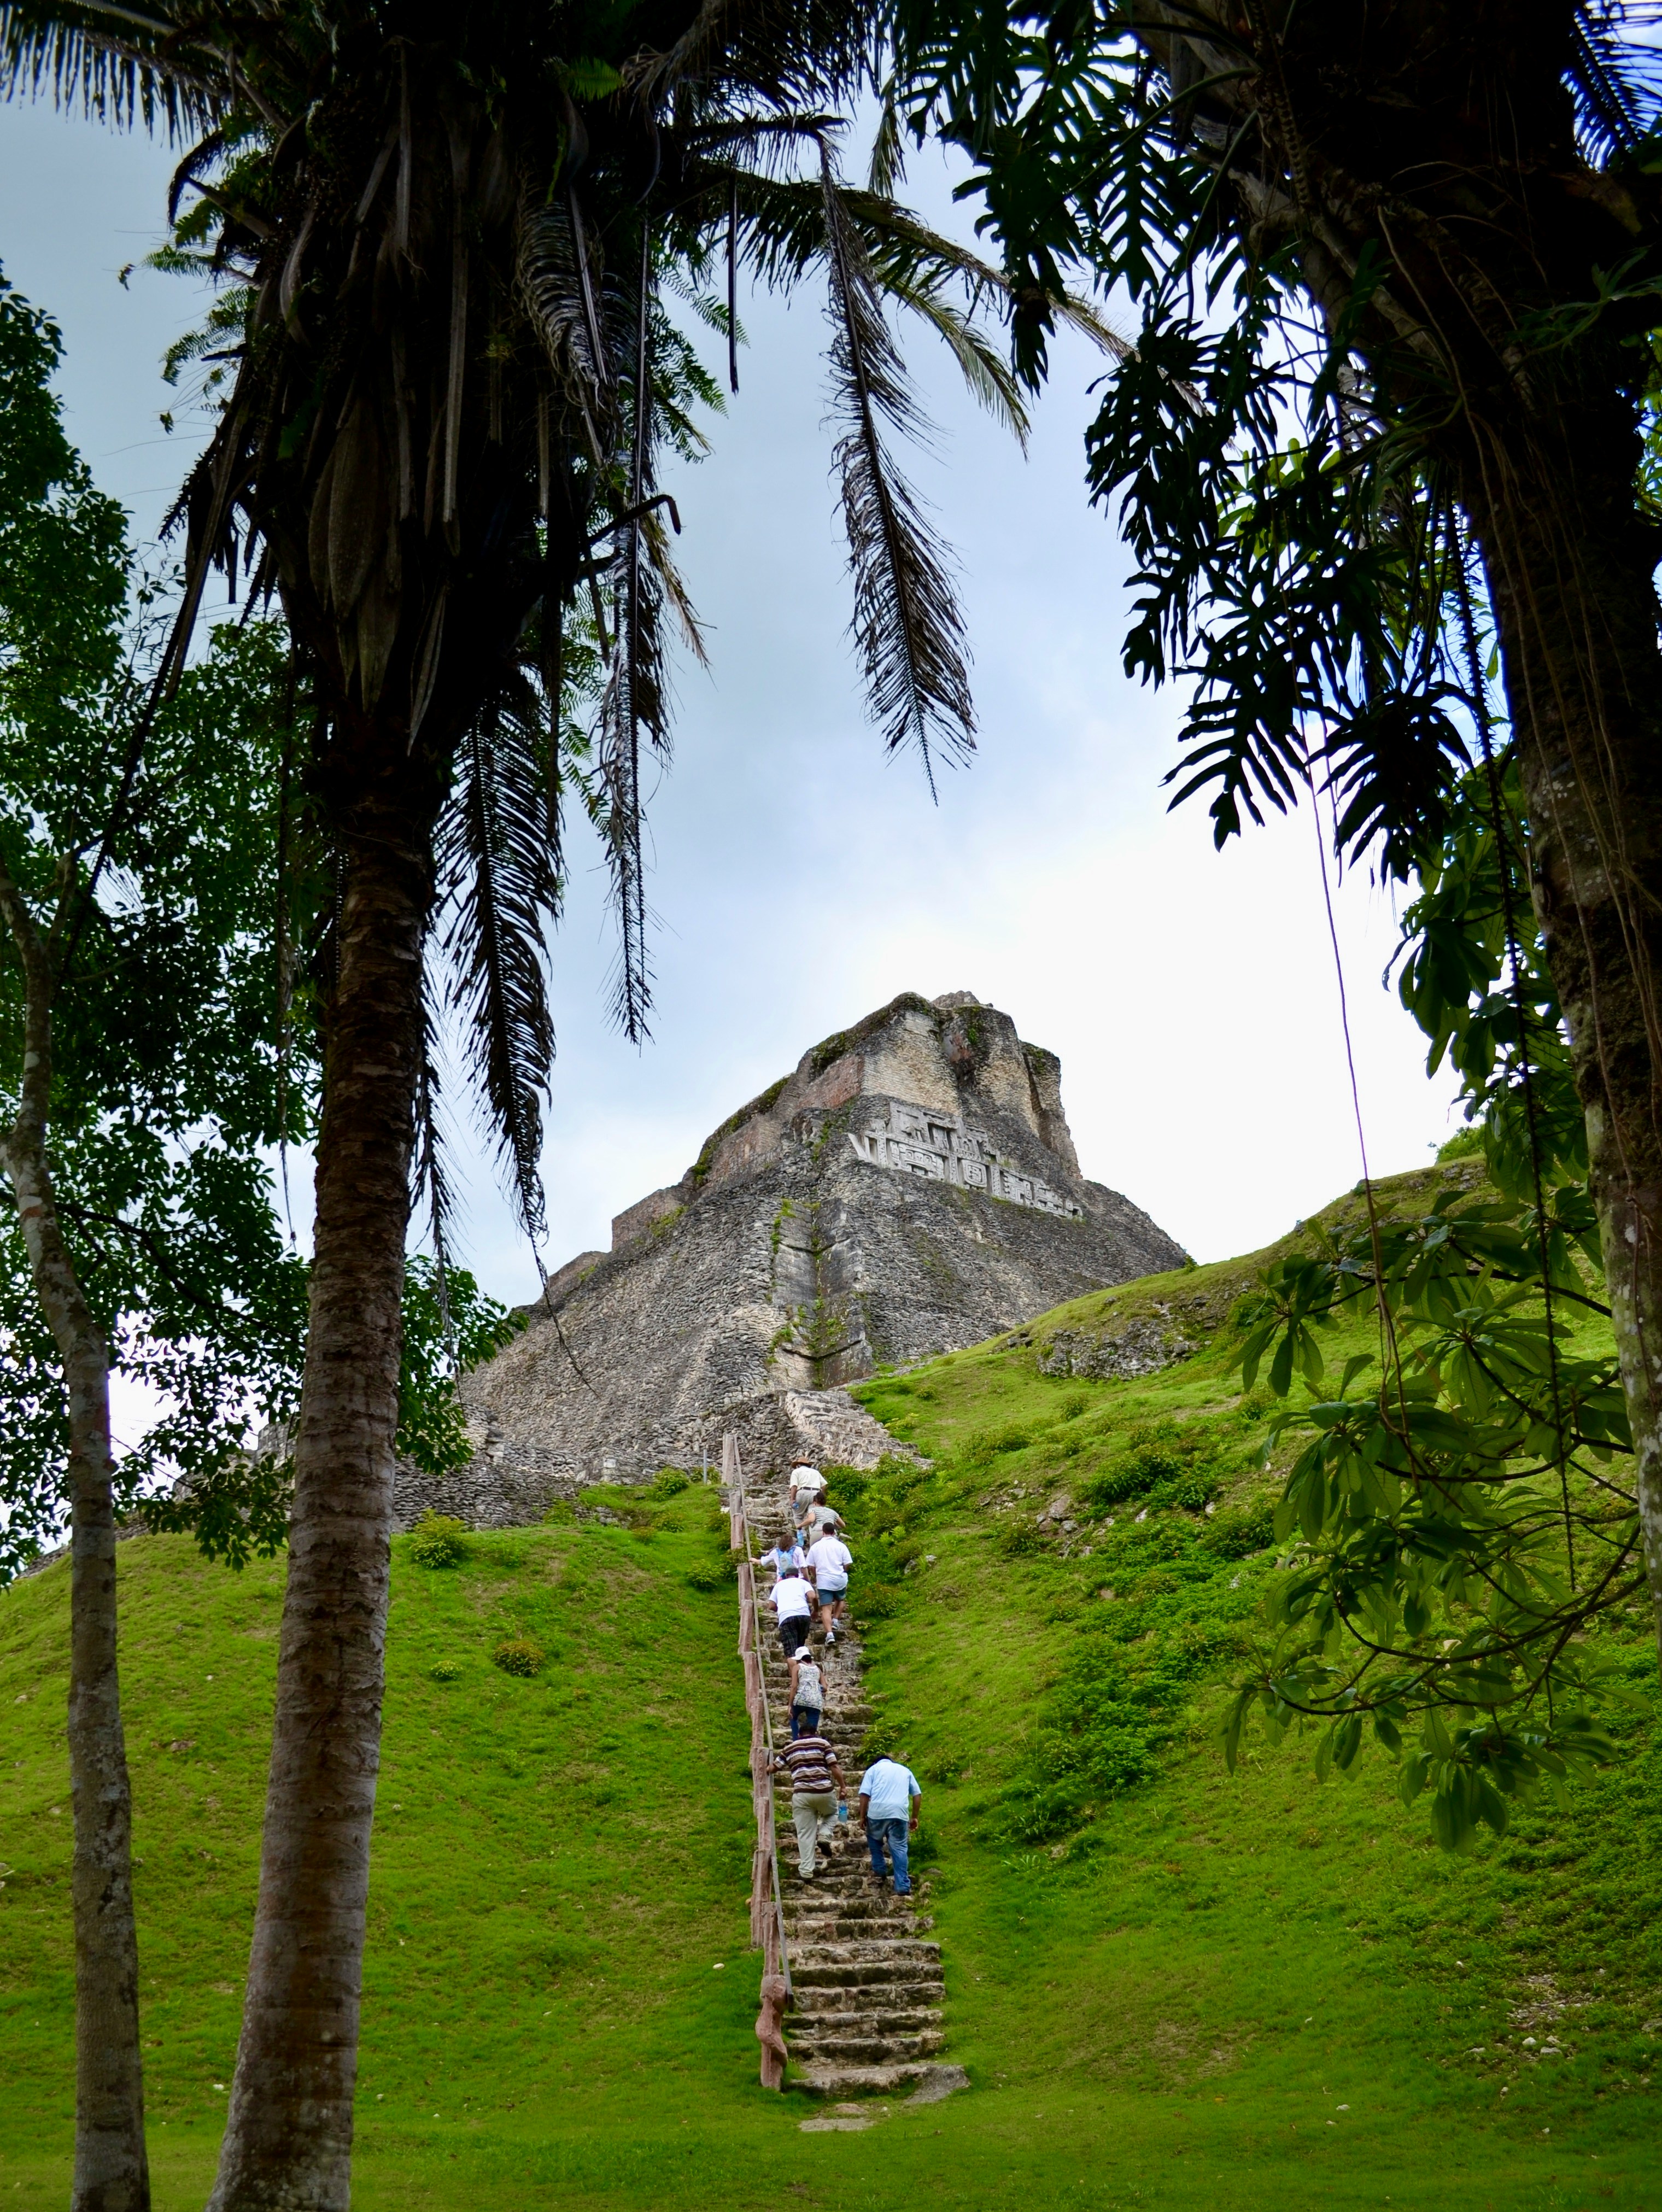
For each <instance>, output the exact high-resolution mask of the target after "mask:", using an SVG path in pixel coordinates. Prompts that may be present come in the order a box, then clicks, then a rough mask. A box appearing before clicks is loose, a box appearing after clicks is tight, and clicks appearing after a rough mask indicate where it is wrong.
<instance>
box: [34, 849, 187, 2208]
mask: <svg viewBox="0 0 1662 2212" xmlns="http://www.w3.org/2000/svg"><path fill="white" fill-rule="evenodd" d="M0 910H3V912H4V914H5V917H6V920H7V921H8V922H9V925H10V927H11V932H12V935H13V938H14V939H15V942H16V945H17V949H18V952H19V955H20V957H21V961H22V966H23V985H24V1024H25V1030H24V1051H23V1084H22V1091H21V1097H20V1099H19V1103H18V1112H17V1119H16V1121H15V1123H14V1124H13V1126H12V1127H11V1129H10V1130H9V1133H8V1134H7V1137H6V1140H5V1146H4V1158H5V1165H6V1172H7V1175H8V1176H9V1178H10V1182H11V1187H12V1193H13V1195H14V1197H15V1200H16V1201H17V1213H18V1218H19V1221H20V1222H21V1225H22V1231H23V1241H24V1244H25V1246H26V1248H27V1251H28V1255H29V1267H30V1272H31V1273H32V1275H33V1279H34V1290H35V1296H36V1297H38V1298H39V1301H40V1307H41V1310H42V1312H43V1313H44V1314H45V1316H46V1321H47V1323H48V1326H49V1327H50V1328H51V1329H52V1337H53V1340H54V1341H55V1342H56V1344H57V1346H58V1357H59V1358H60V1359H61V1360H62V1362H63V1366H64V1394H65V1396H66V1398H67V1400H68V1403H69V1419H70V1467H69V1474H70V1709H69V1730H68V1733H69V1746H70V1803H71V1805H72V1807H73V1808H74V1816H75V1859H74V1866H73V1870H72V1873H71V1876H70V1892H71V1896H72V1899H73V1903H74V1915H75V2034H76V2084H75V2179H74V2184H73V2189H72V2194H71V2199H70V2202H71V2204H72V2206H73V2208H74V2212H149V2203H150V2174H149V2164H148V2161H147V2160H146V2158H145V2154H144V2069H143V2059H142V2057H141V2055H140V2051H139V2041H138V1934H137V1929H136V1927H135V1924H134V1920H133V1878H132V1790H131V1787H130V1783H129V1781H128V1776H127V1747H126V1743H125V1741H124V1737H123V1735H122V1729H121V1684H120V1678H119V1675H118V1672H117V1667H116V1636H117V1620H116V1592H115V1506H114V1500H113V1497H112V1486H111V1460H110V1370H109V1353H108V1348H107V1346H106V1344H105V1341H104V1337H103V1333H102V1331H101V1330H100V1328H99V1326H98V1324H97V1322H95V1321H94V1318H93V1315H92V1312H91V1310H90V1309H89V1308H88V1304H87V1301H86V1297H85V1296H84V1295H83V1293H82V1288H81V1282H80V1279H79V1277H78V1276H77V1275H76V1269H75V1262H74V1261H73V1260H72V1259H71V1258H70V1252H69V1249H68V1247H67V1245H66V1244H65V1243H64V1235H63V1230H62V1227H61V1225H60V1224H59V1221H58V1206H57V1201H56V1199H55V1196H54V1194H53V1190H52V1171H51V1169H50V1167H49V1165H48V1164H47V1158H46V1127H47V1115H48V1113H49V1110H50V1108H51V1102H52V998H53V975H52V958H51V955H50V952H49V951H48V949H47V947H46V945H45V944H44V943H43V941H42V939H41V938H40V935H39V931H38V930H37V929H36V927H35V924H34V918H33V915H31V914H30V912H29V910H28V908H27V906H26V905H25V903H24V902H23V900H22V898H21V896H20V895H19V893H18V890H17V886H16V884H15V883H13V881H12V879H11V878H10V877H9V875H8V874H7V873H6V872H5V871H4V870H3V869H0Z"/></svg>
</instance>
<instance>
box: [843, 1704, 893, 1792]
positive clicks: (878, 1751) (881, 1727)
mask: <svg viewBox="0 0 1662 2212" xmlns="http://www.w3.org/2000/svg"><path fill="white" fill-rule="evenodd" d="M900 1745H901V1724H900V1723H899V1722H898V1721H891V1720H888V1719H885V1717H883V1714H881V1713H879V1714H878V1716H877V1717H876V1720H874V1721H873V1722H872V1723H871V1725H870V1728H869V1729H867V1730H866V1732H865V1734H864V1736H863V1737H862V1738H861V1739H860V1757H861V1759H862V1760H863V1761H864V1764H865V1765H867V1766H870V1764H871V1762H872V1760H873V1759H893V1758H894V1756H895V1753H896V1752H897V1751H898V1750H899V1749H900ZM850 1780H851V1781H852V1776H851V1777H850Z"/></svg>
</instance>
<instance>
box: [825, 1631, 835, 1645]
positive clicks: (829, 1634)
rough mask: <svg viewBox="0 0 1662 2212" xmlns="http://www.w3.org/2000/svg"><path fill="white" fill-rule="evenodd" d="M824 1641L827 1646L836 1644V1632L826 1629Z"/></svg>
mask: <svg viewBox="0 0 1662 2212" xmlns="http://www.w3.org/2000/svg"><path fill="white" fill-rule="evenodd" d="M825 1640H826V1642H827V1643H828V1644H834V1643H835V1642H836V1640H837V1632H836V1630H835V1629H834V1628H828V1629H827V1630H826V1632H825Z"/></svg>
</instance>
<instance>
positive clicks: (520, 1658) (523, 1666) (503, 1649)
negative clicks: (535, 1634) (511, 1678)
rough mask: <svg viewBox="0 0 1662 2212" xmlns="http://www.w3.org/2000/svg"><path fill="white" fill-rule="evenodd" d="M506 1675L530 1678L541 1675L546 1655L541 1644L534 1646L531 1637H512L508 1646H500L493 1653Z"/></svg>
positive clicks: (508, 1641)
mask: <svg viewBox="0 0 1662 2212" xmlns="http://www.w3.org/2000/svg"><path fill="white" fill-rule="evenodd" d="M490 1656H491V1657H492V1659H493V1660H494V1662H495V1663H496V1665H497V1666H499V1667H500V1668H501V1670H502V1672H503V1673H504V1674H519V1675H521V1676H530V1675H532V1674H541V1673H542V1671H543V1659H544V1657H545V1656H546V1654H545V1653H544V1651H543V1647H542V1645H541V1644H533V1643H532V1641H531V1638H530V1637H529V1636H511V1637H509V1638H508V1640H507V1642H506V1644H498V1645H497V1647H496V1649H495V1650H494V1651H493V1652H492V1653H491V1655H490Z"/></svg>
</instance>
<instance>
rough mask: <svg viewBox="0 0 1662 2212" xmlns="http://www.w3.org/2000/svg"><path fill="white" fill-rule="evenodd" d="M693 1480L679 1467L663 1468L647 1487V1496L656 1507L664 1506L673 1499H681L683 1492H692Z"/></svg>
mask: <svg viewBox="0 0 1662 2212" xmlns="http://www.w3.org/2000/svg"><path fill="white" fill-rule="evenodd" d="M692 1482H693V1478H692V1477H691V1475H690V1474H687V1473H686V1472H685V1470H684V1469H683V1468H678V1467H662V1468H659V1469H658V1473H657V1474H655V1475H654V1476H653V1478H652V1480H651V1482H649V1483H648V1484H647V1486H646V1492H645V1495H646V1497H648V1498H651V1499H652V1503H653V1504H654V1505H662V1504H665V1503H667V1501H668V1500H669V1499H670V1498H679V1497H680V1495H681V1493H682V1491H683V1490H690V1489H691V1487H692Z"/></svg>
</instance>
